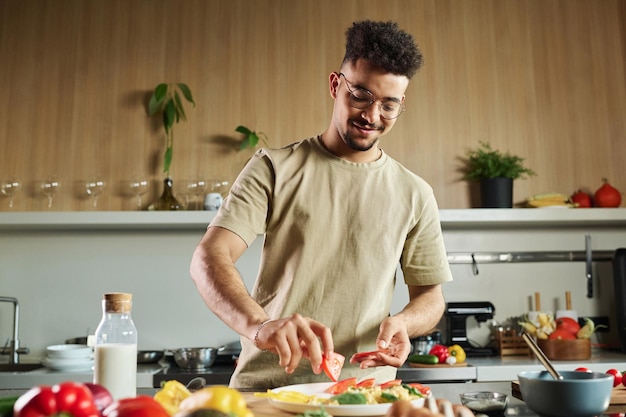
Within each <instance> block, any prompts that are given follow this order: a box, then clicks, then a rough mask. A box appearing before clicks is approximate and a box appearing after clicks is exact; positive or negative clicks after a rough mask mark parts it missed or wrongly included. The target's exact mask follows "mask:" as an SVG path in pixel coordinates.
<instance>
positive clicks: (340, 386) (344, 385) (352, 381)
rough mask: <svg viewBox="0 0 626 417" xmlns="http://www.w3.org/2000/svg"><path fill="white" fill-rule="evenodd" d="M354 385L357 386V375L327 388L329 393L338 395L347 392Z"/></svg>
mask: <svg viewBox="0 0 626 417" xmlns="http://www.w3.org/2000/svg"><path fill="white" fill-rule="evenodd" d="M354 387H356V377H352V378H346V379H342V380H341V381H339V382H337V383H334V384H333V385H331V386H330V387H328V388H326V392H328V393H329V394H333V395H338V394H343V393H344V392H346V391H347V390H348V388H354Z"/></svg>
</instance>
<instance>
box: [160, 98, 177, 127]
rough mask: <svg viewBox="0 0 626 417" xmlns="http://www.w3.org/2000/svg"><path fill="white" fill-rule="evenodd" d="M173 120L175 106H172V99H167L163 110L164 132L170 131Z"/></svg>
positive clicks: (174, 117) (174, 118)
mask: <svg viewBox="0 0 626 417" xmlns="http://www.w3.org/2000/svg"><path fill="white" fill-rule="evenodd" d="M175 120H176V105H175V104H174V99H169V100H168V101H167V103H166V104H165V109H164V110H163V127H165V132H169V131H170V129H171V128H172V126H173V125H174V121H175Z"/></svg>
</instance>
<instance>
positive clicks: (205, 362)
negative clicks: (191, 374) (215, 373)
mask: <svg viewBox="0 0 626 417" xmlns="http://www.w3.org/2000/svg"><path fill="white" fill-rule="evenodd" d="M218 350H219V349H218V348H214V347H196V348H180V349H174V350H172V353H173V354H174V361H175V362H176V365H178V366H179V367H181V368H184V369H206V368H210V367H211V366H213V363H215V358H216V357H217V351H218Z"/></svg>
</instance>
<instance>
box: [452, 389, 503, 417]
mask: <svg viewBox="0 0 626 417" xmlns="http://www.w3.org/2000/svg"><path fill="white" fill-rule="evenodd" d="M460 397H461V404H463V405H464V406H466V407H467V408H469V409H470V410H472V411H473V412H474V413H496V412H500V413H502V414H503V415H504V410H505V409H506V406H507V404H508V402H509V396H508V395H506V394H502V393H499V392H491V391H477V392H464V393H463V394H460Z"/></svg>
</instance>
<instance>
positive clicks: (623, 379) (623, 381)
mask: <svg viewBox="0 0 626 417" xmlns="http://www.w3.org/2000/svg"><path fill="white" fill-rule="evenodd" d="M624 374H626V371H624V372H622V385H623V386H625V387H626V378H624Z"/></svg>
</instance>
